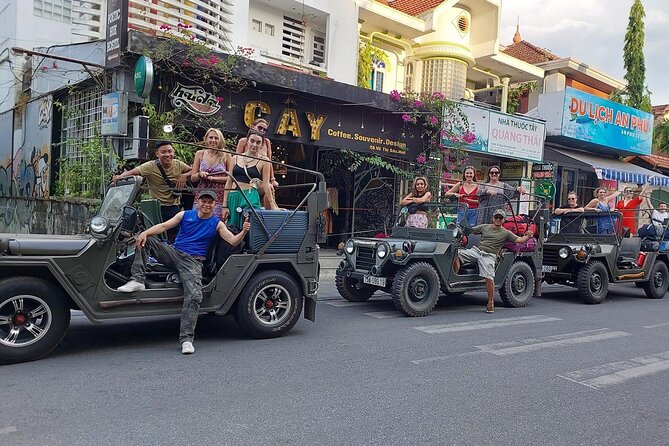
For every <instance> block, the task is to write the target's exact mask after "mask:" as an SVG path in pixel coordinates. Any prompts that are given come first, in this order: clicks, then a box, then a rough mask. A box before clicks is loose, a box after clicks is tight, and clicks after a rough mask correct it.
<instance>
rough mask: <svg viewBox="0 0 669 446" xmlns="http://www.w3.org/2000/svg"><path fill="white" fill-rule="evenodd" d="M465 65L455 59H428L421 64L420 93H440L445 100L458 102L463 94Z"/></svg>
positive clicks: (465, 81)
mask: <svg viewBox="0 0 669 446" xmlns="http://www.w3.org/2000/svg"><path fill="white" fill-rule="evenodd" d="M466 83H467V64H466V63H465V62H462V61H460V60H455V59H428V60H426V61H424V62H423V75H422V79H421V91H423V92H425V93H433V92H435V91H440V92H442V93H444V95H445V96H446V98H448V99H453V100H459V99H462V97H463V96H464V94H465V86H466Z"/></svg>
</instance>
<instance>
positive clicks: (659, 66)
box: [500, 0, 669, 104]
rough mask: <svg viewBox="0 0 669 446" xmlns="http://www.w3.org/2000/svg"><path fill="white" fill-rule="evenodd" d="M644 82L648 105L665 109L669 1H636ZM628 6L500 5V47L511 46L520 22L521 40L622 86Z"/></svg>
mask: <svg viewBox="0 0 669 446" xmlns="http://www.w3.org/2000/svg"><path fill="white" fill-rule="evenodd" d="M642 3H643V5H644V9H645V11H646V20H645V32H646V43H645V46H644V54H645V56H646V82H647V84H648V87H649V88H650V90H651V91H652V93H653V94H652V100H653V104H666V103H669V83H667V82H666V81H665V78H666V75H665V73H667V72H669V33H667V29H669V1H667V0H642ZM631 6H632V0H614V1H612V0H503V1H502V27H501V30H500V42H501V43H502V44H506V45H508V44H511V43H512V39H513V34H514V33H515V32H516V19H517V17H518V16H520V34H521V36H522V38H523V40H526V41H528V42H530V43H532V44H534V45H537V46H540V47H542V48H546V49H548V50H550V51H551V52H552V53H554V54H556V55H558V56H560V57H571V58H574V59H576V60H579V61H581V62H584V63H586V64H588V65H589V66H591V67H593V68H596V69H599V70H601V71H603V72H605V73H606V74H608V75H610V76H613V77H614V78H616V79H620V80H623V78H624V75H625V70H624V68H623V45H624V42H625V32H626V31H627V22H628V20H629V10H630V7H631Z"/></svg>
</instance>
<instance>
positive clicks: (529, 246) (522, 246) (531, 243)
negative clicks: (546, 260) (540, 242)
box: [504, 237, 537, 252]
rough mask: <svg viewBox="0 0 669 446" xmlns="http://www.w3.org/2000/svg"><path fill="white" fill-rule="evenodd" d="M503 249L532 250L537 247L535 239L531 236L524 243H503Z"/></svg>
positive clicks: (515, 250) (512, 250)
mask: <svg viewBox="0 0 669 446" xmlns="http://www.w3.org/2000/svg"><path fill="white" fill-rule="evenodd" d="M504 249H506V250H507V251H511V252H534V251H535V250H536V249H537V239H535V238H534V237H531V238H529V239H527V241H526V242H525V243H513V242H506V243H504Z"/></svg>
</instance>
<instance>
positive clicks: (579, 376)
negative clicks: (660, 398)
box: [557, 351, 669, 389]
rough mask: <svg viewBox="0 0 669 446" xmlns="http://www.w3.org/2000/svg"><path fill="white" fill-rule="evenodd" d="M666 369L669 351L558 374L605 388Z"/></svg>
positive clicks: (570, 379) (588, 385)
mask: <svg viewBox="0 0 669 446" xmlns="http://www.w3.org/2000/svg"><path fill="white" fill-rule="evenodd" d="M666 370H669V351H666V352H662V353H657V354H655V355H647V356H639V357H637V358H632V359H630V360H628V361H617V362H611V363H608V364H602V365H599V366H596V367H591V368H589V369H583V370H576V371H574V372H569V373H565V374H564V375H557V376H558V377H559V378H564V379H566V380H568V381H572V382H575V383H577V384H581V385H582V386H586V387H590V388H591V389H603V388H605V387H609V386H613V385H616V384H622V383H624V382H626V381H629V380H631V379H635V378H641V377H643V376H649V375H654V374H655V373H659V372H663V371H666Z"/></svg>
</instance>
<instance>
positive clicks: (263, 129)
mask: <svg viewBox="0 0 669 446" xmlns="http://www.w3.org/2000/svg"><path fill="white" fill-rule="evenodd" d="M256 130H258V131H259V132H266V131H267V127H256Z"/></svg>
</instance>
